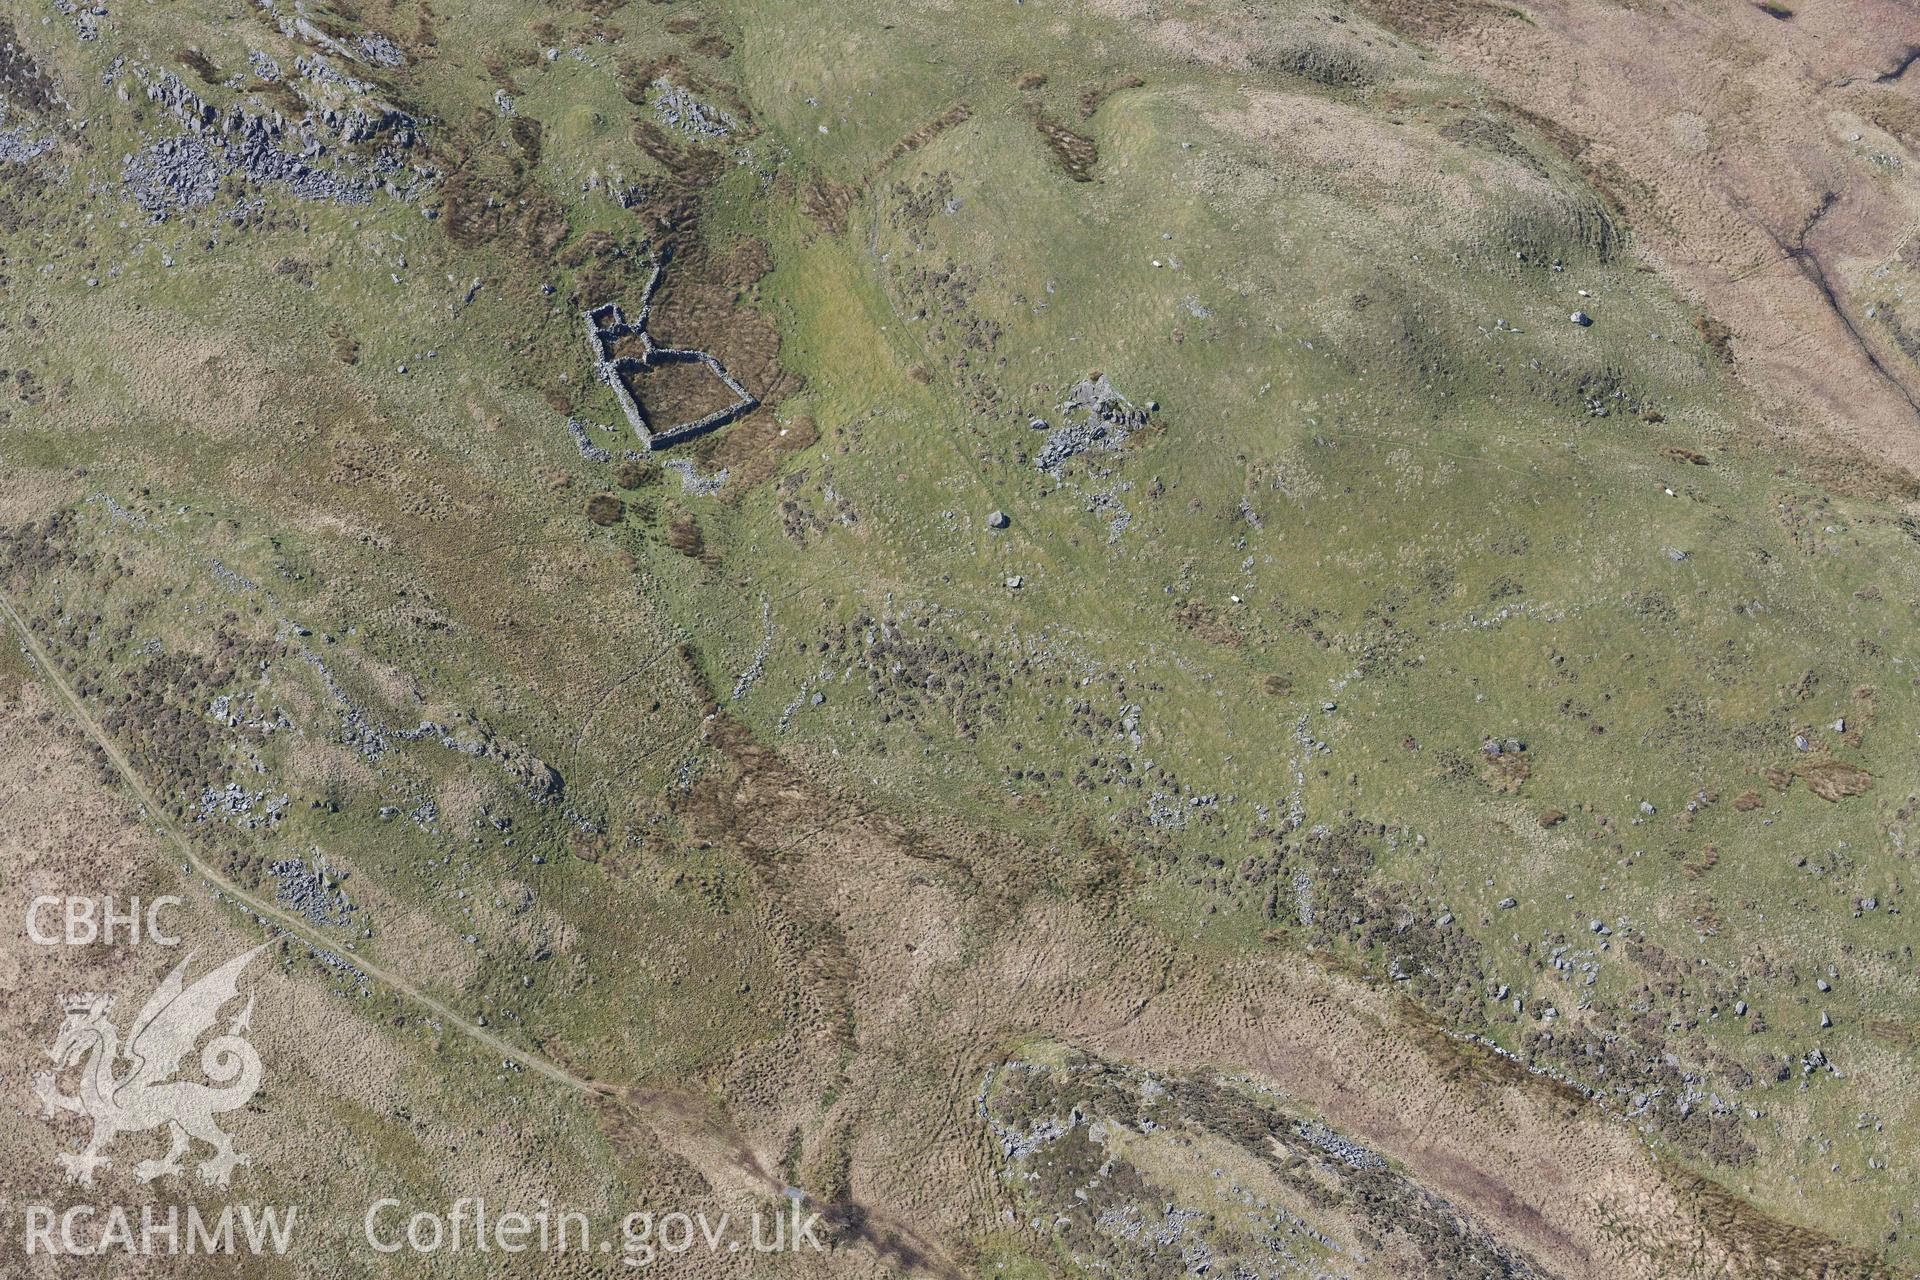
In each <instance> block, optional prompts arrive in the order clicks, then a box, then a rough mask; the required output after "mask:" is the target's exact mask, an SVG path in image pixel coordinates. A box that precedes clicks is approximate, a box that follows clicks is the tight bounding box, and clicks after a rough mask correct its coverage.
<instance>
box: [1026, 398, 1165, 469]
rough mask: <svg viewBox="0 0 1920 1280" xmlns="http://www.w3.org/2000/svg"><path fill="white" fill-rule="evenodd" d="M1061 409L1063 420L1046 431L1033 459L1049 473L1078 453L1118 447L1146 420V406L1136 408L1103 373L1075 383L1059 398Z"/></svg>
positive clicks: (1040, 424) (1040, 422)
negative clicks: (1065, 394)
mask: <svg viewBox="0 0 1920 1280" xmlns="http://www.w3.org/2000/svg"><path fill="white" fill-rule="evenodd" d="M1060 412H1061V414H1062V415H1063V417H1064V419H1065V420H1064V421H1062V422H1061V424H1060V425H1059V426H1057V427H1054V428H1053V429H1052V430H1051V431H1049V432H1048V434H1047V439H1046V442H1045V443H1044V444H1042V445H1041V446H1040V452H1039V453H1038V454H1037V455H1035V457H1034V460H1033V465H1034V466H1035V467H1037V468H1038V469H1039V470H1041V471H1044V472H1047V473H1048V474H1049V475H1052V474H1055V473H1056V472H1058V471H1059V469H1060V467H1061V466H1062V464H1064V463H1065V462H1066V461H1067V460H1068V459H1069V458H1072V457H1075V456H1076V455H1078V454H1082V453H1085V452H1087V451H1089V450H1094V449H1099V450H1103V451H1112V450H1115V449H1118V448H1120V447H1121V446H1122V445H1124V444H1126V442H1127V437H1128V435H1129V434H1131V433H1132V432H1134V431H1137V430H1139V429H1140V428H1141V427H1144V426H1145V425H1146V424H1147V410H1145V409H1139V408H1135V407H1134V406H1133V404H1131V403H1130V402H1129V401H1128V400H1127V398H1126V397H1125V396H1123V395H1121V394H1120V393H1119V392H1118V391H1115V390H1114V389H1113V383H1111V382H1109V381H1108V380H1107V376H1106V375H1105V374H1099V375H1096V376H1095V377H1092V378H1085V379H1082V380H1081V381H1080V382H1079V383H1078V384H1076V385H1075V386H1074V388H1073V390H1071V391H1069V392H1068V393H1067V398H1066V399H1065V400H1063V401H1061V402H1060ZM1046 425H1047V424H1046V422H1044V421H1043V420H1040V419H1035V420H1034V426H1036V427H1045V426H1046Z"/></svg>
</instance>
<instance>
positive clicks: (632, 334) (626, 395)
mask: <svg viewBox="0 0 1920 1280" xmlns="http://www.w3.org/2000/svg"><path fill="white" fill-rule="evenodd" d="M665 270H666V263H665V262H664V261H656V262H655V263H654V264H653V274H652V275H650V276H648V277H647V287H646V289H645V290H644V291H643V292H642V293H641V296H640V310H639V311H638V312H637V313H636V314H635V315H634V318H633V319H631V320H629V319H627V317H626V315H625V314H624V313H623V312H622V311H621V310H620V305H619V304H618V303H615V302H608V303H602V304H601V305H600V306H597V307H594V308H592V309H591V310H589V311H587V312H586V313H585V317H584V318H585V320H586V322H587V345H588V347H589V348H590V349H591V350H592V352H593V369H594V373H595V374H596V375H597V376H598V377H599V379H600V381H602V382H604V383H606V384H607V386H608V388H609V389H611V390H612V392H613V398H614V400H615V401H616V402H617V403H618V404H619V406H620V412H622V413H623V414H625V415H626V417H627V421H628V423H630V424H631V425H632V427H633V434H634V436H635V437H636V438H637V439H638V440H639V441H640V444H641V446H642V447H643V448H646V449H664V448H666V447H667V446H668V445H670V444H676V443H678V442H679V441H682V440H689V439H692V438H693V437H694V436H697V435H701V434H703V433H705V432H708V431H712V430H714V429H715V428H716V427H723V426H725V425H726V424H727V423H729V422H732V421H733V420H734V419H735V418H738V417H740V416H741V415H742V414H745V413H747V412H749V411H750V410H752V409H755V408H758V407H759V404H760V402H759V401H758V400H756V399H754V398H753V396H752V395H750V394H748V392H747V389H746V388H745V387H743V386H741V385H740V383H739V381H738V380H736V379H735V378H734V376H733V375H732V374H730V373H728V372H727V370H726V366H725V365H722V364H721V363H720V362H719V361H718V360H716V359H714V358H713V356H711V355H709V354H708V353H707V352H705V351H694V350H690V349H685V348H679V347H663V346H660V345H659V344H657V343H656V342H654V340H653V337H652V336H651V335H650V334H649V333H648V332H647V317H648V316H649V315H650V314H651V313H652V310H653V295H654V293H655V291H656V290H658V289H659V287H660V276H661V274H662V273H663V272H664V271H665ZM622 338H638V339H639V340H640V354H639V355H638V356H622V355H616V354H615V351H614V344H615V343H617V342H618V341H619V340H620V339H622ZM663 364H703V365H705V366H706V367H707V371H708V372H709V373H711V374H712V375H713V376H714V377H716V378H718V379H719V380H720V382H721V384H722V385H723V386H725V387H726V389H727V390H728V391H730V392H732V393H733V403H731V404H728V405H724V406H722V407H721V408H719V409H715V410H714V411H713V412H712V413H709V414H707V415H706V416H705V417H703V418H696V419H694V420H693V421H691V422H682V423H679V424H677V425H675V426H671V427H656V426H655V425H654V424H653V423H651V422H649V421H648V420H647V413H646V409H645V408H644V407H643V406H642V405H641V403H640V400H639V398H638V397H636V396H635V395H634V394H633V389H632V388H631V387H629V386H628V385H627V380H626V377H625V376H624V375H626V374H631V373H639V372H640V371H641V370H643V369H652V368H657V367H659V366H660V365H663Z"/></svg>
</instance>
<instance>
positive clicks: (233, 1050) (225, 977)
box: [33, 944, 270, 1187]
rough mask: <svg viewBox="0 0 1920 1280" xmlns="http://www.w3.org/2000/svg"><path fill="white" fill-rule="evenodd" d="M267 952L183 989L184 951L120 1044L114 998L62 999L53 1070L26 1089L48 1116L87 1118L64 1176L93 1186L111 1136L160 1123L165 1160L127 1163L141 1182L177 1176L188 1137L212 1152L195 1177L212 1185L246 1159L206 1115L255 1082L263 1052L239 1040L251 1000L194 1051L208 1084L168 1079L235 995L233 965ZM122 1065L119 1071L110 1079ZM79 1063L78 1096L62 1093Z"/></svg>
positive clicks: (243, 1097) (236, 1102) (106, 1164)
mask: <svg viewBox="0 0 1920 1280" xmlns="http://www.w3.org/2000/svg"><path fill="white" fill-rule="evenodd" d="M268 945H270V944H268ZM264 950H266V945H262V946H259V947H255V948H254V949H253V950H252V951H249V952H247V953H246V954H245V955H243V956H240V957H238V958H236V959H233V960H229V961H227V963H225V964H223V965H221V966H220V967H219V968H218V969H215V970H214V971H213V972H211V973H209V974H207V975H205V976H204V977H202V978H200V979H199V980H198V981H197V982H195V983H194V984H193V985H192V986H186V985H185V983H184V981H183V980H182V977H181V975H182V974H183V973H184V972H185V971H186V968H187V964H188V962H189V961H191V960H192V959H193V957H192V956H191V955H189V956H188V957H187V958H186V959H185V960H182V961H181V962H180V963H179V964H178V965H175V966H174V970H173V972H172V973H169V974H168V975H167V978H166V981H164V982H162V983H161V984H160V989H159V990H157V991H155V992H154V993H153V997H152V998H151V999H149V1000H148V1001H147V1003H146V1007H145V1008H143V1009H141V1010H140V1016H139V1017H138V1018H136V1019H134V1022H133V1026H132V1028H131V1029H130V1030H129V1031H128V1033H127V1042H126V1044H125V1045H124V1046H123V1045H122V1044H121V1043H120V1032H119V1030H118V1029H117V1028H116V1027H115V1026H114V1025H113V1023H111V1022H109V1021H108V1020H107V1014H108V1012H109V1011H110V1010H111V1009H112V1008H113V997H111V996H102V995H91V994H89V995H78V996H68V997H66V998H65V999H64V1000H63V1001H62V1004H63V1006H64V1007H65V1009H66V1012H67V1020H66V1022H65V1024H64V1025H62V1026H61V1028H60V1035H59V1037H58V1038H57V1039H56V1040H55V1041H54V1044H53V1048H52V1050H50V1051H49V1053H48V1055H47V1056H49V1057H50V1058H52V1059H53V1061H54V1063H55V1067H54V1070H53V1071H42V1072H40V1073H39V1074H38V1075H36V1076H35V1077H34V1082H33V1091H34V1094H35V1095H36V1096H37V1097H38V1098H39V1099H40V1105H41V1106H42V1107H44V1108H45V1109H46V1114H47V1115H48V1116H49V1117H51V1116H53V1115H54V1114H56V1113H57V1112H61V1111H70V1112H76V1113H78V1114H81V1115H84V1116H87V1117H88V1118H89V1119H91V1120H92V1121H93V1136H92V1137H91V1138H90V1139H89V1140H88V1141H87V1145H86V1146H85V1147H84V1148H82V1149H81V1150H80V1151H78V1152H73V1151H63V1152H61V1153H60V1164H61V1166H62V1167H63V1168H65V1169H66V1171H67V1177H68V1179H69V1180H70V1181H73V1182H78V1183H81V1184H82V1185H91V1184H92V1182H93V1171H94V1170H95V1169H97V1168H111V1167H112V1166H113V1161H112V1160H110V1159H109V1158H108V1157H107V1156H106V1155H104V1154H103V1153H104V1152H105V1151H106V1149H107V1148H108V1147H109V1146H111V1145H112V1144H113V1140H114V1139H115V1138H116V1137H118V1136H119V1135H121V1134H123V1133H139V1132H142V1131H144V1130H147V1129H157V1128H159V1127H160V1126H161V1125H165V1126H167V1129H168V1131H169V1134H170V1136H171V1139H172V1143H173V1145H172V1148H171V1149H170V1150H169V1151H168V1152H167V1154H166V1157H165V1158H164V1159H161V1160H142V1161H141V1162H140V1163H139V1164H137V1165H135V1166H134V1175H135V1176H136V1177H138V1178H139V1179H140V1180H141V1181H142V1182H151V1181H153V1180H154V1179H155V1178H159V1177H163V1176H165V1175H167V1174H172V1173H179V1172H180V1171H181V1168H180V1158H181V1157H182V1156H184V1155H185V1154H186V1153H187V1148H188V1147H189V1146H191V1145H192V1143H191V1139H193V1138H198V1139H199V1140H200V1141H201V1142H204V1143H206V1144H207V1145H208V1146H210V1147H212V1148H213V1155H212V1156H211V1157H209V1158H208V1159H207V1160H206V1161H204V1162H203V1163H202V1164H201V1165H200V1176H201V1178H202V1179H204V1180H205V1181H207V1182H210V1183H213V1184H214V1185H216V1186H220V1187H225V1186H227V1185H228V1184H229V1183H230V1182H231V1181H232V1180H233V1170H234V1168H235V1166H237V1165H243V1164H247V1163H249V1162H250V1160H249V1157H247V1156H245V1155H241V1154H239V1153H238V1152H236V1151H234V1149H233V1139H232V1138H229V1137H228V1136H227V1135H226V1134H225V1133H223V1132H222V1131H221V1130H220V1127H219V1126H218V1125H216V1124H214V1122H213V1117H214V1114H215V1113H216V1112H220V1111H232V1110H233V1109H234V1108H235V1107H240V1106H244V1105H245V1104H246V1102H247V1099H249V1098H251V1097H253V1095H254V1091H255V1090H257V1089H259V1087H260V1076H261V1069H260V1055H259V1054H258V1053H256V1052H254V1048H253V1046H252V1045H251V1044H249V1043H248V1042H247V1041H246V1039H245V1038H244V1037H245V1035H246V1033H247V1031H248V1030H249V1029H250V1028H251V1025H252V1024H251V1019H252V1016H253V998H252V997H251V996H249V997H248V998H247V1005H246V1008H245V1009H243V1010H242V1011H241V1013H240V1016H239V1017H237V1018H235V1019H234V1020H233V1023H232V1025H231V1026H229V1027H228V1028H227V1031H226V1034H225V1035H220V1036H215V1037H214V1038H213V1039H212V1040H210V1041H208V1042H207V1045H206V1047H205V1048H204V1049H202V1050H201V1051H200V1069H201V1070H202V1071H204V1072H205V1073H206V1076H207V1079H209V1080H211V1081H213V1084H212V1085H205V1084H201V1083H199V1082H198V1081H191V1080H169V1079H168V1078H167V1077H169V1076H171V1075H172V1074H173V1073H174V1072H175V1071H177V1070H178V1069H179V1067H180V1060H181V1059H182V1058H184V1057H185V1056H186V1055H187V1053H188V1051H189V1050H191V1049H192V1048H193V1046H194V1044H195V1043H196V1042H197V1041H198V1040H199V1039H200V1037H201V1036H202V1035H204V1034H205V1033H206V1032H207V1031H208V1030H209V1029H210V1028H211V1027H212V1026H213V1024H214V1020H215V1019H216V1018H217V1017H218V1016H219V1013H220V1008H221V1006H222V1005H225V1004H226V1003H227V1002H228V1001H229V1000H232V999H233V998H234V997H235V996H237V995H238V994H239V986H238V984H239V979H240V971H241V970H242V969H245V968H246V967H247V962H248V961H250V960H252V959H253V958H254V957H255V956H257V955H259V954H260V953H261V952H262V951H264ZM122 1062H124V1063H125V1064H126V1069H125V1071H124V1072H123V1073H122V1074H118V1075H116V1074H115V1072H116V1070H117V1069H118V1068H119V1067H120V1065H121V1063H122ZM76 1064H77V1065H79V1066H80V1092H79V1094H78V1095H77V1096H72V1097H69V1096H68V1095H66V1094H63V1093H61V1092H59V1088H58V1085H57V1084H56V1082H55V1077H56V1076H57V1075H58V1074H59V1073H61V1072H64V1071H66V1070H67V1069H68V1068H70V1067H73V1066H75V1065H76Z"/></svg>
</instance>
